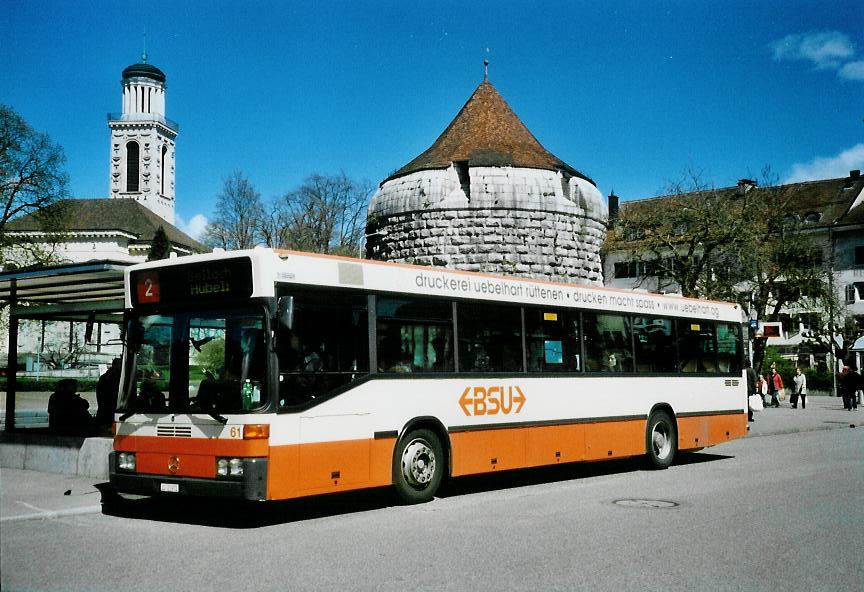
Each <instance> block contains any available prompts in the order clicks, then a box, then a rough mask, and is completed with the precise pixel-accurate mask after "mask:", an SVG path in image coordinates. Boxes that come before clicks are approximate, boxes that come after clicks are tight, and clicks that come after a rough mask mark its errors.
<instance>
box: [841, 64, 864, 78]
mask: <svg viewBox="0 0 864 592" xmlns="http://www.w3.org/2000/svg"><path fill="white" fill-rule="evenodd" d="M837 75H838V76H840V78H845V79H846V80H864V61H861V62H849V63H848V64H846V65H844V66H843V67H842V68H840V71H839V72H837Z"/></svg>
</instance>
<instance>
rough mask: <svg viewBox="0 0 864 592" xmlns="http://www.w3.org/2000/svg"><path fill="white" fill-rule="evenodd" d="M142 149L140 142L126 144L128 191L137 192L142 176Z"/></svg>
mask: <svg viewBox="0 0 864 592" xmlns="http://www.w3.org/2000/svg"><path fill="white" fill-rule="evenodd" d="M140 171H141V151H140V149H139V148H138V142H129V143H128V144H126V193H137V192H138V188H139V187H140V182H139V180H140V178H141V173H140Z"/></svg>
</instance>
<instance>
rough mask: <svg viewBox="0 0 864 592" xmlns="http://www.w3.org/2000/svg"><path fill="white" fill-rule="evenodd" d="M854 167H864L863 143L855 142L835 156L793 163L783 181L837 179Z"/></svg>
mask: <svg viewBox="0 0 864 592" xmlns="http://www.w3.org/2000/svg"><path fill="white" fill-rule="evenodd" d="M855 169H859V170H860V169H864V144H856V145H855V146H852V147H851V148H849V149H848V150H844V151H843V152H841V153H840V154H838V155H837V156H819V157H816V158H814V159H813V160H812V161H810V162H807V163H803V164H802V163H798V164H794V165H792V172H791V173H790V174H789V177H788V178H786V179H785V180H784V183H800V182H801V181H815V180H818V179H837V178H840V177H845V176H847V175H848V174H849V171H851V170H855Z"/></svg>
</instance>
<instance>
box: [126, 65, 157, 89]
mask: <svg viewBox="0 0 864 592" xmlns="http://www.w3.org/2000/svg"><path fill="white" fill-rule="evenodd" d="M130 78H150V79H151V80H155V81H157V82H161V83H163V84H164V83H165V73H164V72H163V71H162V70H160V69H159V68H157V67H156V66H154V65H152V64H148V63H145V62H141V63H139V64H132V65H131V66H127V67H126V69H124V70H123V80H124V81H125V80H128V79H130Z"/></svg>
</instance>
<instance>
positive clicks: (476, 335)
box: [457, 303, 523, 372]
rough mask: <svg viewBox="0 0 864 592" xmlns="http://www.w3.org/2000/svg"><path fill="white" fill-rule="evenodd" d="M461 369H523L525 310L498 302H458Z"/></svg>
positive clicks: (509, 370)
mask: <svg viewBox="0 0 864 592" xmlns="http://www.w3.org/2000/svg"><path fill="white" fill-rule="evenodd" d="M457 310H458V318H459V324H458V331H459V371H460V372H521V371H522V370H523V363H522V310H521V309H520V308H518V307H515V306H500V305H495V304H484V303H477V304H473V303H472V304H468V303H465V304H462V303H459V305H458V306H457Z"/></svg>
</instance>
